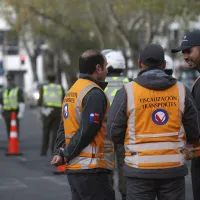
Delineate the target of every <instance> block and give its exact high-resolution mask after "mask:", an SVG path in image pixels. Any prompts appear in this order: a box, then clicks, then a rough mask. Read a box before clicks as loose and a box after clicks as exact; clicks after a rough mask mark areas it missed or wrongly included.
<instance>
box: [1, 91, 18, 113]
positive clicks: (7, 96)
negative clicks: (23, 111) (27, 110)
mask: <svg viewBox="0 0 200 200" xmlns="http://www.w3.org/2000/svg"><path fill="white" fill-rule="evenodd" d="M18 91H19V89H18V88H13V89H11V90H10V92H8V89H6V90H5V91H4V92H3V109H4V110H17V109H18V106H19V102H18Z"/></svg>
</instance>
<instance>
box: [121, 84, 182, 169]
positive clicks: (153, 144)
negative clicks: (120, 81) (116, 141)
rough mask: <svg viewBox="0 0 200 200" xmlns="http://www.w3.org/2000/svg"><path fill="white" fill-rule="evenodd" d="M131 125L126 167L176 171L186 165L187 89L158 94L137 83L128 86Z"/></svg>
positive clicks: (126, 140)
mask: <svg viewBox="0 0 200 200" xmlns="http://www.w3.org/2000/svg"><path fill="white" fill-rule="evenodd" d="M125 89H126V92H127V115H128V118H129V119H128V124H127V130H126V137H125V142H124V145H125V152H126V153H125V155H126V157H125V163H126V164H127V165H129V166H131V167H135V168H146V169H153V168H173V167H178V166H181V165H183V164H184V162H185V159H184V154H183V150H184V148H185V144H186V134H185V131H184V127H183V125H182V116H183V113H184V107H185V87H184V85H183V84H182V83H180V82H177V84H176V85H174V86H173V87H171V88H169V89H167V90H163V91H155V90H150V89H147V88H144V87H142V86H140V85H139V84H137V83H136V82H130V83H128V84H126V85H125Z"/></svg>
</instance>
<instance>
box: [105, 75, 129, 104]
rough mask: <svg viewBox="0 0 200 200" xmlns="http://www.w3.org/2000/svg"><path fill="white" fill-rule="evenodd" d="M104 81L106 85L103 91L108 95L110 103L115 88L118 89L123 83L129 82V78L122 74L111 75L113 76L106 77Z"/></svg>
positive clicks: (115, 90) (115, 91)
mask: <svg viewBox="0 0 200 200" xmlns="http://www.w3.org/2000/svg"><path fill="white" fill-rule="evenodd" d="M106 82H108V85H107V87H106V88H105V90H104V92H105V93H106V95H107V96H108V99H109V101H110V104H112V101H113V99H114V96H115V94H116V93H117V90H119V89H120V88H121V87H122V86H123V85H124V84H126V83H128V82H129V79H128V78H126V77H122V76H119V77H118V76H113V77H106Z"/></svg>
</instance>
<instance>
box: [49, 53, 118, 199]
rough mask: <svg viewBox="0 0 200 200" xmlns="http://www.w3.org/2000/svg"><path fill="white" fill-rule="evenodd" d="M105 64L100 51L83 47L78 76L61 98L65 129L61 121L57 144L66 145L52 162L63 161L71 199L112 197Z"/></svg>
mask: <svg viewBox="0 0 200 200" xmlns="http://www.w3.org/2000/svg"><path fill="white" fill-rule="evenodd" d="M106 65H107V61H106V58H105V57H104V56H103V55H102V54H101V52H99V51H97V50H87V51H85V52H84V53H83V54H82V55H81V56H80V58H79V71H80V75H79V79H78V80H77V81H76V82H75V84H74V85H73V86H72V87H71V88H70V89H69V91H68V92H67V94H66V96H65V98H64V100H63V105H62V124H63V125H64V130H63V129H62V124H61V125H60V128H61V129H60V130H59V133H61V134H63V132H64V134H65V140H63V139H60V141H61V140H62V142H61V143H59V147H60V146H65V147H64V149H61V150H60V151H58V153H57V155H55V156H54V157H53V160H52V162H51V163H52V164H54V165H59V164H62V163H63V162H62V161H65V162H66V172H67V178H68V182H69V184H70V187H71V191H72V199H73V200H85V199H87V200H102V199H104V200H114V199H115V192H114V190H113V188H112V186H111V183H110V180H109V174H110V173H111V172H112V170H113V168H114V147H113V143H112V142H111V140H110V139H109V138H108V134H107V132H106V127H105V125H106V118H107V117H106V116H107V111H108V109H109V106H110V103H109V100H108V98H107V97H106V95H105V93H104V91H103V90H104V88H105V87H106V86H107V83H106V82H105V77H106V75H107V69H106ZM58 137H59V134H58V136H57V138H58ZM56 143H57V142H56Z"/></svg>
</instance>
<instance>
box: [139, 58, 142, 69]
mask: <svg viewBox="0 0 200 200" xmlns="http://www.w3.org/2000/svg"><path fill="white" fill-rule="evenodd" d="M138 68H139V69H141V68H142V62H141V61H140V60H138Z"/></svg>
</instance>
